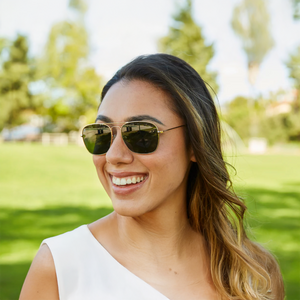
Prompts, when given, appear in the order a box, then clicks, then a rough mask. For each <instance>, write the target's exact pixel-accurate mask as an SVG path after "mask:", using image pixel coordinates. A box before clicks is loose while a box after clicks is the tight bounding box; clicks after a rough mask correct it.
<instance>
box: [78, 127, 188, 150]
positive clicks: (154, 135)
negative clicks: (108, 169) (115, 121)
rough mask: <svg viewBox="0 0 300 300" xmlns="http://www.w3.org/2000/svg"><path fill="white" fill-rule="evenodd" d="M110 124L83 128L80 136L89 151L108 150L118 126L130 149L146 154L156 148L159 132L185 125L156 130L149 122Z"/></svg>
mask: <svg viewBox="0 0 300 300" xmlns="http://www.w3.org/2000/svg"><path fill="white" fill-rule="evenodd" d="M110 124H111V123H106V124H98V123H95V124H90V125H87V126H85V127H84V128H83V130H82V135H81V136H82V138H83V142H84V144H85V147H86V149H87V150H88V151H89V152H90V153H92V154H96V155H102V154H105V153H106V152H107V151H108V149H109V148H110V145H111V144H112V142H113V140H114V138H115V136H116V129H115V127H119V128H120V130H121V135H122V139H123V141H124V143H125V145H126V146H127V148H128V149H129V150H130V151H132V152H134V153H141V154H148V153H152V152H154V151H155V150H156V148H157V146H158V141H159V135H160V134H161V133H164V132H166V131H169V130H173V129H176V128H179V127H183V126H185V125H180V126H176V127H173V128H169V129H166V130H158V128H157V126H156V125H155V124H152V123H150V122H142V121H132V122H126V123H124V124H123V125H122V126H111V125H110Z"/></svg>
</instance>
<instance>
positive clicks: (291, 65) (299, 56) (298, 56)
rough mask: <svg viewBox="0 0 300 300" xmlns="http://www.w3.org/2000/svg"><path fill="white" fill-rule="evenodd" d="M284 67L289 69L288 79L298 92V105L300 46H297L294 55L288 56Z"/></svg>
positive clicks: (299, 98)
mask: <svg viewBox="0 0 300 300" xmlns="http://www.w3.org/2000/svg"><path fill="white" fill-rule="evenodd" d="M286 65H287V67H288V69H289V73H290V78H292V80H293V81H294V85H295V88H296V89H297V90H298V101H299V104H300V46H298V48H297V49H296V51H295V53H293V54H291V55H290V58H289V60H288V62H287V64H286ZM299 106H300V105H299Z"/></svg>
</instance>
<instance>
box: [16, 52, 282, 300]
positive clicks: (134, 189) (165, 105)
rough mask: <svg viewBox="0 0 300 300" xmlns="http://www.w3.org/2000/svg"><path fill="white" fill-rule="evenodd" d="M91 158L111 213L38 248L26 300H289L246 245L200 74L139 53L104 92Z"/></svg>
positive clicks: (92, 130) (274, 273) (266, 262)
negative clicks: (108, 199) (109, 199)
mask: <svg viewBox="0 0 300 300" xmlns="http://www.w3.org/2000/svg"><path fill="white" fill-rule="evenodd" d="M83 139H84V142H85V145H86V147H87V149H88V150H89V151H90V152H91V153H92V154H94V155H93V161H94V164H95V167H96V170H97V173H98V176H99V179H100V181H101V183H102V185H103V186H104V188H105V190H106V192H107V194H108V195H109V197H110V198H111V200H112V204H113V207H114V212H113V213H111V214H110V215H108V216H106V217H105V218H102V219H100V220H97V221H96V222H94V223H92V224H89V225H87V226H86V225H84V226H81V227H79V228H78V229H75V230H74V231H72V232H69V233H65V234H63V235H60V236H58V237H54V238H50V239H47V240H45V241H44V242H43V244H42V246H41V248H40V250H39V252H38V254H37V256H36V257H35V259H34V261H33V263H32V266H31V268H30V270H29V273H28V275H27V278H26V280H25V283H24V286H23V289H22V292H21V297H20V299H21V300H24V299H30V300H34V299H61V300H65V299H72V300H73V299H131V300H132V299H161V300H163V299H172V300H175V299H189V300H193V299H203V300H204V299H205V300H210V299H243V300H246V299H247V300H248V299H249V300H250V299H283V298H284V291H283V283H282V277H281V274H280V270H279V267H278V265H277V263H276V261H275V259H274V258H273V257H272V255H271V254H269V253H268V252H267V251H266V250H264V249H263V248H262V247H261V246H259V245H258V244H256V243H254V242H252V241H250V240H249V239H248V237H247V235H246V233H245V230H244V227H243V217H244V212H245V210H246V206H245V205H244V203H243V202H242V201H241V200H240V199H239V197H238V196H236V194H235V193H234V192H233V190H232V185H231V180H230V178H229V175H228V172H227V169H226V163H225V162H224V160H223V156H222V151H221V144H220V124H219V119H218V115H217V112H216V108H215V105H214V103H213V100H212V98H211V96H210V94H209V92H208V90H207V88H206V85H205V83H204V82H203V80H202V79H201V78H200V76H199V75H198V74H197V73H196V71H195V70H194V69H193V68H192V67H191V66H189V65H188V64H187V63H185V62H184V61H182V60H181V59H179V58H176V57H174V56H170V55H166V54H154V55H149V56H141V57H138V58H137V59H135V60H134V61H132V62H130V63H129V64H127V65H126V66H124V67H123V68H122V69H120V70H119V71H118V72H117V73H116V74H115V76H114V77H113V78H112V79H111V80H110V81H109V82H108V83H107V84H106V86H105V87H104V89H103V92H102V101H101V105H100V107H99V110H98V115H97V119H96V123H95V124H92V125H88V126H86V127H85V128H84V129H83Z"/></svg>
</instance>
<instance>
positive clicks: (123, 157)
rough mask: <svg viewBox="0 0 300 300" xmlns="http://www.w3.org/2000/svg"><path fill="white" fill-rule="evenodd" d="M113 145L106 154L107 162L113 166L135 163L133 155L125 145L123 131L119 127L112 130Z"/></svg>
mask: <svg viewBox="0 0 300 300" xmlns="http://www.w3.org/2000/svg"><path fill="white" fill-rule="evenodd" d="M112 135H113V137H112V143H111V145H110V148H109V149H108V151H107V152H106V161H108V162H110V163H111V164H114V165H117V164H122V163H124V164H130V163H131V162H132V161H133V153H132V152H131V151H130V150H129V149H128V148H127V146H126V145H125V143H124V141H123V138H122V135H121V129H120V128H119V127H117V126H116V127H114V128H112Z"/></svg>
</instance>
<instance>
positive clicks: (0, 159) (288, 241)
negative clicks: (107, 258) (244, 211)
mask: <svg viewBox="0 0 300 300" xmlns="http://www.w3.org/2000/svg"><path fill="white" fill-rule="evenodd" d="M231 163H233V165H235V167H236V168H237V172H238V173H237V175H236V176H235V177H234V182H235V185H236V189H237V191H238V193H239V194H241V195H242V196H244V197H245V198H246V203H247V205H248V207H249V215H248V220H249V223H250V225H251V226H252V228H253V230H252V231H253V232H254V234H255V237H256V239H257V241H259V242H261V243H263V245H264V246H265V247H267V248H268V249H269V250H271V251H272V252H273V253H274V254H275V255H276V256H277V258H278V260H279V262H280V266H281V269H282V272H283V276H284V281H285V286H286V292H287V300H299V299H300V288H299V286H300V252H299V249H300V228H299V220H300V156H296V155H295V156H284V155H263V156H250V155H245V156H239V157H236V158H234V159H231ZM111 211H112V208H111V205H110V201H109V199H108V197H107V196H106V194H105V192H104V190H103V189H102V188H101V186H100V184H99V182H98V178H97V175H96V172H95V170H94V167H93V164H92V157H91V156H90V155H89V154H88V153H87V152H86V150H85V149H84V148H81V147H76V146H67V147H65V146H64V147H53V146H52V147H47V146H42V145H36V144H32V145H30V144H0V222H1V223H0V226H1V227H0V238H1V247H0V300H12V299H17V298H18V296H19V293H20V290H21V286H22V283H23V281H24V278H25V276H26V273H27V271H28V268H29V266H30V262H31V260H32V259H33V257H34V255H35V253H36V251H37V249H38V247H39V245H40V243H41V241H42V240H43V239H44V238H47V237H49V236H53V235H57V234H60V233H62V232H65V231H67V230H71V229H74V228H76V227H77V226H79V225H81V224H86V223H90V222H92V221H94V220H96V219H98V218H100V217H102V216H104V215H106V214H108V213H109V212H111Z"/></svg>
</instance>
